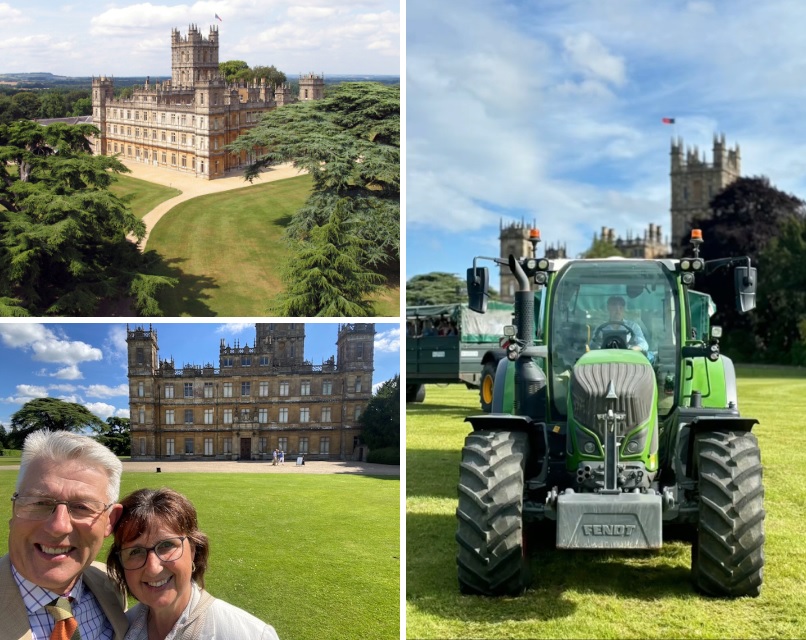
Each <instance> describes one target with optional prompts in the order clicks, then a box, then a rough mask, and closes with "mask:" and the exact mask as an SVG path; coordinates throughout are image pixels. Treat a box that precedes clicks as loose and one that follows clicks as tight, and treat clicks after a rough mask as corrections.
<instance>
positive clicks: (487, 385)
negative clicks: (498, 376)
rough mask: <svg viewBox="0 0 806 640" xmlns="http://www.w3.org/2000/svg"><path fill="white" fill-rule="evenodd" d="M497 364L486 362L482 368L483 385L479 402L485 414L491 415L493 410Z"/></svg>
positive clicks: (480, 386) (480, 389)
mask: <svg viewBox="0 0 806 640" xmlns="http://www.w3.org/2000/svg"><path fill="white" fill-rule="evenodd" d="M496 369H497V367H496V363H495V362H485V363H484V366H483V367H482V368H481V385H479V400H480V401H481V410H482V411H483V412H484V413H491V412H492V410H493V390H494V388H495V371H496Z"/></svg>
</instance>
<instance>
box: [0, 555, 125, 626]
mask: <svg viewBox="0 0 806 640" xmlns="http://www.w3.org/2000/svg"><path fill="white" fill-rule="evenodd" d="M84 585H85V586H86V587H87V588H88V589H89V590H90V591H91V592H92V594H93V595H94V596H95V599H96V600H98V604H99V605H101V609H102V610H103V612H104V614H106V617H107V618H108V619H109V622H110V623H111V625H112V628H113V629H114V630H115V640H123V637H124V636H125V635H126V630H127V629H128V628H129V623H128V621H127V620H126V614H125V613H124V608H125V600H124V598H123V596H122V595H121V594H120V593H119V592H118V591H117V590H116V589H115V587H114V585H113V583H112V581H111V580H109V578H108V577H107V575H106V565H105V564H102V563H100V562H93V563H92V566H91V567H90V568H89V569H87V570H86V571H85V572H84ZM0 594H2V597H0V621H2V623H0V624H2V637H3V638H4V639H7V640H16V639H19V640H31V637H32V636H31V627H30V625H29V624H28V612H27V611H26V610H25V603H24V602H23V601H22V596H21V595H20V590H19V589H18V588H17V583H16V582H14V576H13V575H12V574H11V560H10V559H9V557H8V556H7V555H5V556H3V557H2V558H0Z"/></svg>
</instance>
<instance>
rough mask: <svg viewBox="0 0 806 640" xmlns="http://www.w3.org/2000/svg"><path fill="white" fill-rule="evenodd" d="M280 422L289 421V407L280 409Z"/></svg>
mask: <svg viewBox="0 0 806 640" xmlns="http://www.w3.org/2000/svg"><path fill="white" fill-rule="evenodd" d="M279 422H288V409H287V408H286V407H283V408H282V409H280V420H279ZM281 448H282V447H281Z"/></svg>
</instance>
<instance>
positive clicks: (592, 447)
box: [582, 440, 596, 455]
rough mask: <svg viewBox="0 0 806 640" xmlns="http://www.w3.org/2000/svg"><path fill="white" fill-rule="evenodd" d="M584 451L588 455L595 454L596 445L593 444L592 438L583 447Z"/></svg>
mask: <svg viewBox="0 0 806 640" xmlns="http://www.w3.org/2000/svg"><path fill="white" fill-rule="evenodd" d="M582 449H583V451H585V453H587V454H588V455H593V454H594V453H595V452H596V445H595V444H593V442H591V441H590V440H588V441H587V442H586V443H585V445H584V446H583V447H582Z"/></svg>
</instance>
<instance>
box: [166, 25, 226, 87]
mask: <svg viewBox="0 0 806 640" xmlns="http://www.w3.org/2000/svg"><path fill="white" fill-rule="evenodd" d="M218 77H219V72H218V28H217V27H215V26H212V27H210V34H209V36H208V37H207V38H205V37H204V36H202V34H201V33H200V32H199V29H198V27H196V25H190V26H189V27H188V34H187V37H184V38H183V37H182V36H181V35H180V33H179V30H178V29H174V30H173V31H172V32H171V85H172V86H173V87H175V88H176V87H193V86H195V85H196V83H197V82H203V81H207V82H209V81H211V80H216V79H218Z"/></svg>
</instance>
